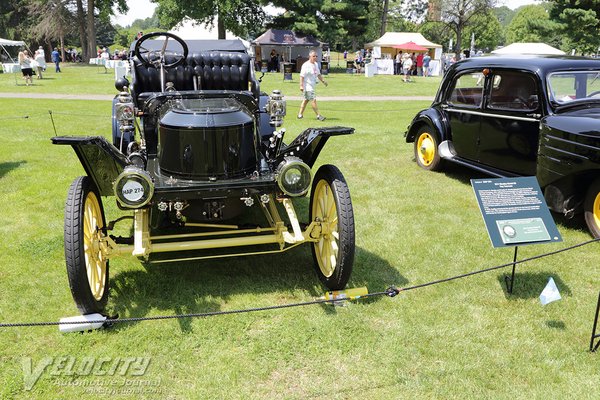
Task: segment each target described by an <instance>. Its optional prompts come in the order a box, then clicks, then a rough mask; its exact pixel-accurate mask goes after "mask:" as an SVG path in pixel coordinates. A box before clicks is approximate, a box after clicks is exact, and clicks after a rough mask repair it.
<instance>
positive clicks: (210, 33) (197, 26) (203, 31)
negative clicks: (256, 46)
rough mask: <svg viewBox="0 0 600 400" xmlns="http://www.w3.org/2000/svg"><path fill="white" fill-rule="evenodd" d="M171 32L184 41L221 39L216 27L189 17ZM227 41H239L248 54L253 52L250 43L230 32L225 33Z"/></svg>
mask: <svg viewBox="0 0 600 400" xmlns="http://www.w3.org/2000/svg"><path fill="white" fill-rule="evenodd" d="M169 32H170V33H174V34H175V35H177V36H179V37H180V38H182V39H184V40H186V39H187V40H202V39H209V40H216V39H218V38H219V32H218V30H217V28H216V25H214V26H211V25H210V24H203V23H201V22H198V21H196V20H194V19H191V18H188V17H185V18H184V19H183V20H181V21H180V22H179V23H177V25H175V26H174V27H173V28H172V29H171V30H170V31H169ZM225 39H228V40H234V39H239V40H241V41H242V43H243V44H244V47H246V50H248V52H251V50H252V49H251V47H250V42H249V41H247V40H244V39H242V38H240V37H237V36H235V35H234V34H233V33H231V32H229V31H225Z"/></svg>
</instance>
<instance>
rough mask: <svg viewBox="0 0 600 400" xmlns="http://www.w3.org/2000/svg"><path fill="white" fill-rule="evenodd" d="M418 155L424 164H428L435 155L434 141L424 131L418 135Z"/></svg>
mask: <svg viewBox="0 0 600 400" xmlns="http://www.w3.org/2000/svg"><path fill="white" fill-rule="evenodd" d="M419 155H420V159H421V162H422V163H423V164H424V165H429V164H431V162H432V161H433V158H434V155H435V143H434V141H433V138H432V137H431V135H429V134H427V133H425V134H423V135H421V136H420V137H419Z"/></svg>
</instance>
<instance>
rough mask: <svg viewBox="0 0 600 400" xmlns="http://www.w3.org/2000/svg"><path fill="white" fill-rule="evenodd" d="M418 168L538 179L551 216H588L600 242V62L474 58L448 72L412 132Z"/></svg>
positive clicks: (409, 139)
mask: <svg viewBox="0 0 600 400" xmlns="http://www.w3.org/2000/svg"><path fill="white" fill-rule="evenodd" d="M406 141H407V142H409V143H411V142H414V154H415V159H416V162H417V164H418V165H419V166H421V167H422V168H425V169H428V170H432V171H433V170H440V169H441V168H442V167H443V165H444V162H445V161H451V162H455V163H459V164H462V165H465V166H467V167H469V168H473V169H475V170H478V171H482V172H484V173H486V174H490V175H492V176H496V177H510V176H536V177H537V179H538V181H539V184H540V186H541V187H542V189H543V190H544V196H545V198H546V201H547V203H548V206H549V208H550V209H551V210H553V211H555V212H558V213H563V214H564V215H565V216H567V217H568V218H570V217H572V216H573V215H575V214H577V213H578V212H580V211H584V214H585V221H586V223H587V226H588V228H589V230H590V232H591V233H592V234H593V235H594V237H597V238H598V237H600V60H597V59H590V58H583V57H567V56H501V57H500V56H490V57H476V58H469V59H466V60H463V61H460V62H458V63H456V64H454V65H453V66H452V67H450V68H449V70H448V71H447V73H446V75H445V76H444V79H443V81H442V83H441V85H440V88H439V90H438V93H437V95H436V97H435V100H434V102H433V104H432V105H431V107H430V108H428V109H426V110H423V111H420V112H419V113H418V114H417V116H416V117H415V118H414V119H413V121H412V122H411V124H410V125H409V127H408V130H407V132H406Z"/></svg>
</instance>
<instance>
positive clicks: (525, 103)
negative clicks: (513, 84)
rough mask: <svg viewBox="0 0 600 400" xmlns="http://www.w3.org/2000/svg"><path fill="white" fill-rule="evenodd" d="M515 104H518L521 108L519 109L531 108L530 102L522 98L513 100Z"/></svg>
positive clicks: (518, 97)
mask: <svg viewBox="0 0 600 400" xmlns="http://www.w3.org/2000/svg"><path fill="white" fill-rule="evenodd" d="M513 103H515V104H518V105H519V107H518V108H523V109H525V108H529V102H528V101H527V99H525V98H523V97H521V96H517V97H515V98H514V99H513Z"/></svg>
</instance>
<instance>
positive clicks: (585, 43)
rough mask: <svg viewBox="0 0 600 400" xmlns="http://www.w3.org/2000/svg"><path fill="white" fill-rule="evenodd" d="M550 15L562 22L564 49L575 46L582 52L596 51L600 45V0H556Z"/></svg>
mask: <svg viewBox="0 0 600 400" xmlns="http://www.w3.org/2000/svg"><path fill="white" fill-rule="evenodd" d="M550 17H551V18H552V19H553V20H556V21H557V22H559V23H561V24H562V30H561V31H562V34H563V36H564V37H565V38H564V40H563V50H564V49H565V48H566V49H569V48H575V49H577V50H579V52H580V53H584V54H589V53H595V52H597V51H598V48H599V47H600V37H599V36H598V31H599V30H600V0H580V1H566V0H556V1H555V2H554V4H553V6H552V8H551V9H550Z"/></svg>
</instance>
